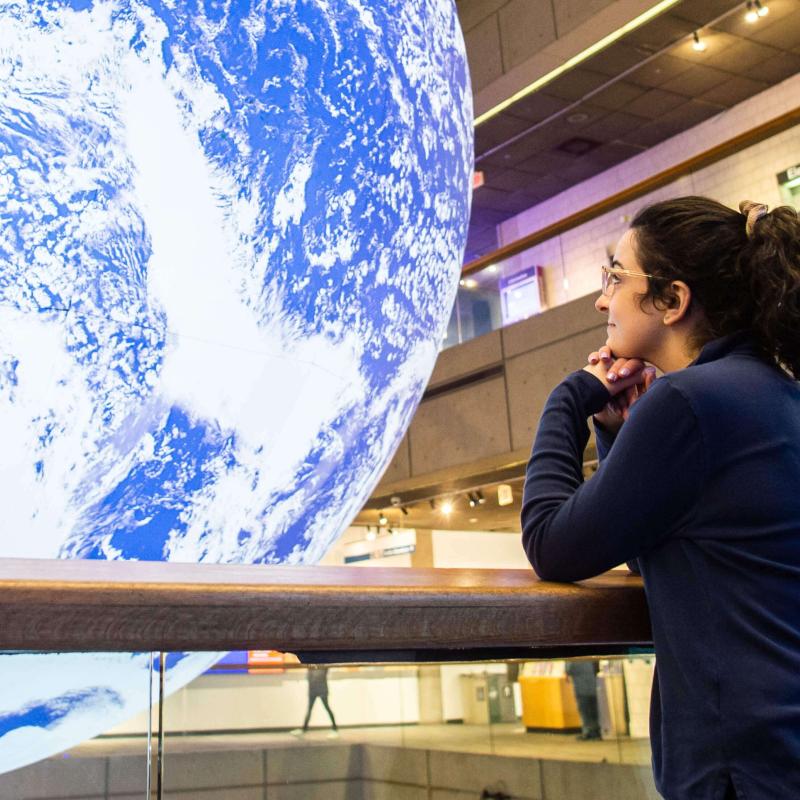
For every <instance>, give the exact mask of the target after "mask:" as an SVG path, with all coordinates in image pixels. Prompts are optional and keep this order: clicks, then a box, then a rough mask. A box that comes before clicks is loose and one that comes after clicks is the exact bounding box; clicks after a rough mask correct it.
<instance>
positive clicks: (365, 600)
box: [0, 559, 651, 661]
mask: <svg viewBox="0 0 800 800" xmlns="http://www.w3.org/2000/svg"><path fill="white" fill-rule="evenodd" d="M650 638H651V634H650V627H649V617H648V613H647V606H646V602H645V597H644V591H643V588H642V583H641V580H640V579H639V578H638V577H635V576H632V575H629V574H626V573H624V572H612V573H607V574H605V575H602V576H600V577H598V578H594V579H592V580H588V581H583V582H581V583H578V584H556V583H546V582H543V581H539V580H538V579H537V578H536V576H535V575H534V573H533V572H532V571H528V570H474V569H385V568H365V569H357V568H352V567H289V566H258V565H256V566H241V565H222V564H177V563H147V562H132V561H111V562H109V561H78V560H62V561H59V560H52V561H51V560H29V559H0V650H39V651H42V650H44V651H71V652H84V651H86V652H88V651H128V650H133V651H142V650H144V651H178V650H194V651H202V650H233V649H263V648H268V649H275V650H282V651H285V652H299V653H305V654H314V653H316V654H318V655H321V656H323V657H327V658H328V660H348V661H358V660H396V661H401V660H403V661H406V660H430V659H434V658H436V659H438V658H451V659H455V658H458V657H459V655H469V656H470V657H473V656H475V655H476V654H481V653H482V654H486V655H498V654H499V655H509V656H511V655H513V654H516V653H517V651H523V650H530V649H533V650H536V652H537V653H553V652H555V651H564V652H565V653H566V652H567V651H570V652H579V651H587V652H597V653H602V652H618V651H620V650H624V649H626V648H627V647H629V646H636V645H647V644H648V643H649V641H650Z"/></svg>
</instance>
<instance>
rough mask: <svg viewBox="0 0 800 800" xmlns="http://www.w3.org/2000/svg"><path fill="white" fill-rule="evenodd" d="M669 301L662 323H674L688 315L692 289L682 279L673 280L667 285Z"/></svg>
mask: <svg viewBox="0 0 800 800" xmlns="http://www.w3.org/2000/svg"><path fill="white" fill-rule="evenodd" d="M669 290H670V294H671V297H670V301H669V306H668V307H667V309H666V311H665V312H664V324H665V325H674V324H675V323H676V322H680V321H681V320H682V319H686V318H687V317H688V315H689V308H690V307H691V304H692V290H691V289H690V288H689V286H688V284H686V283H684V282H683V281H673V282H672V283H671V284H670V285H669Z"/></svg>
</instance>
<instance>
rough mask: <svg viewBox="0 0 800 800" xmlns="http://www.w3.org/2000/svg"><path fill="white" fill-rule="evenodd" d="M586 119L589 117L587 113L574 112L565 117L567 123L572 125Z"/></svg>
mask: <svg viewBox="0 0 800 800" xmlns="http://www.w3.org/2000/svg"><path fill="white" fill-rule="evenodd" d="M587 119H589V115H588V114H587V113H585V112H584V111H576V112H575V113H574V114H570V115H569V116H568V117H567V122H569V123H570V124H572V125H577V124H579V123H581V122H586V120H587Z"/></svg>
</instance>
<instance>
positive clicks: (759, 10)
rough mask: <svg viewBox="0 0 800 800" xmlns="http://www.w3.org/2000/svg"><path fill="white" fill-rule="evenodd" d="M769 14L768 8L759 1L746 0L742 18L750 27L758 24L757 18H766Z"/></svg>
mask: <svg viewBox="0 0 800 800" xmlns="http://www.w3.org/2000/svg"><path fill="white" fill-rule="evenodd" d="M767 14H769V6H767V4H766V3H762V2H761V0H747V11H746V13H745V15H744V18H745V20H746V21H747V22H749V23H750V24H751V25H752V24H753V23H754V22H758V18H759V17H766V16H767Z"/></svg>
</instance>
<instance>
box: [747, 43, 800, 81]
mask: <svg viewBox="0 0 800 800" xmlns="http://www.w3.org/2000/svg"><path fill="white" fill-rule="evenodd" d="M796 72H800V48H798V50H797V52H795V53H785V52H780V53H778V55H776V56H775V57H774V58H770V59H769V60H768V61H765V62H764V63H763V64H759V65H758V70H757V71H756V72H754V74H753V76H752V77H754V78H758V79H759V80H764V81H766V82H767V83H770V84H775V83H780V82H781V81H783V80H786V78H789V77H790V76H792V75H794V74H795V73H796Z"/></svg>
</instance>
